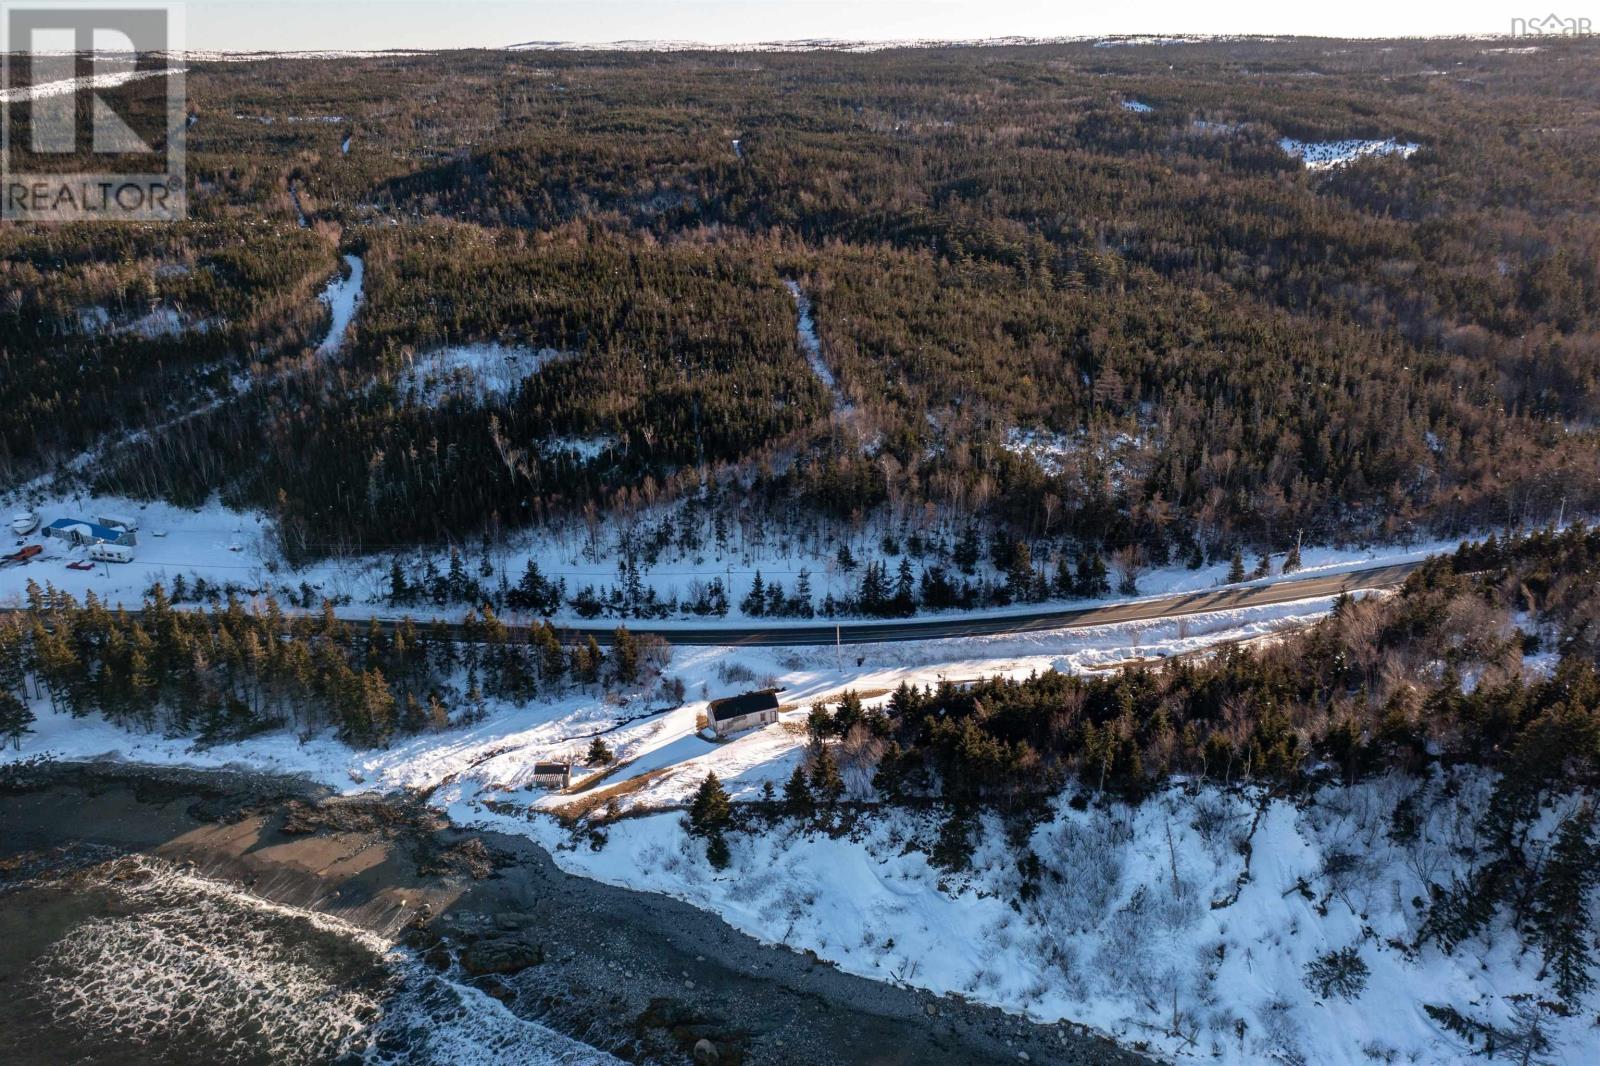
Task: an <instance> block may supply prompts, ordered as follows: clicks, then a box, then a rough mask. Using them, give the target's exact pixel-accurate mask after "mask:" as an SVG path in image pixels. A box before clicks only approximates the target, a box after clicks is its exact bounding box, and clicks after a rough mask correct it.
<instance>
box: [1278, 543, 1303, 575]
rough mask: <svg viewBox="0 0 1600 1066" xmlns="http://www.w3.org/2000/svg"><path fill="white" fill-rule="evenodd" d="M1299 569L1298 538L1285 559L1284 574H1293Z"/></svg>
mask: <svg viewBox="0 0 1600 1066" xmlns="http://www.w3.org/2000/svg"><path fill="white" fill-rule="evenodd" d="M1298 569H1300V541H1299V538H1296V539H1295V542H1294V544H1293V546H1291V547H1290V548H1289V553H1288V554H1287V555H1285V556H1284V557H1283V571H1282V572H1283V573H1285V574H1292V573H1294V572H1295V571H1296V570H1298Z"/></svg>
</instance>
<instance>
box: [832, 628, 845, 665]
mask: <svg viewBox="0 0 1600 1066" xmlns="http://www.w3.org/2000/svg"><path fill="white" fill-rule="evenodd" d="M833 668H834V669H835V670H837V671H838V672H839V673H840V674H841V675H842V674H843V673H844V636H843V634H842V633H841V632H840V630H839V623H838V622H835V623H834V624H833Z"/></svg>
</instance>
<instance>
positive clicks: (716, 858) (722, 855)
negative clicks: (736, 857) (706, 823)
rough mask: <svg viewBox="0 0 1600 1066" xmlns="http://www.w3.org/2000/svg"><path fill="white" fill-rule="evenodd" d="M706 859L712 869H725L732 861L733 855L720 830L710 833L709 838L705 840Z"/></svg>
mask: <svg viewBox="0 0 1600 1066" xmlns="http://www.w3.org/2000/svg"><path fill="white" fill-rule="evenodd" d="M706 861H707V862H709V863H710V864H711V868H712V869H713V870H726V869H727V868H728V864H729V863H730V862H732V861H733V855H732V854H731V853H730V852H729V851H728V840H727V838H726V837H725V836H724V835H723V834H722V832H721V831H720V830H718V831H717V832H715V833H712V834H711V839H710V840H707V841H706Z"/></svg>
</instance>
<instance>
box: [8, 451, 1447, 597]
mask: <svg viewBox="0 0 1600 1066" xmlns="http://www.w3.org/2000/svg"><path fill="white" fill-rule="evenodd" d="M611 444H612V442H610V441H609V440H607V439H605V438H595V439H579V438H556V439H552V440H549V441H545V442H543V443H542V445H541V446H542V447H543V448H544V450H545V451H546V453H547V454H548V453H550V452H552V451H554V450H556V449H568V450H571V451H574V452H576V453H578V454H580V455H582V456H585V457H593V456H596V455H599V454H601V453H603V451H604V449H605V448H607V447H609V446H611ZM23 510H32V511H35V512H37V513H38V514H39V516H40V518H41V522H42V524H43V525H48V524H49V523H50V522H52V521H54V520H55V519H57V518H62V517H73V518H86V519H93V518H94V517H95V516H97V515H101V514H126V515H130V516H133V517H135V518H136V519H137V520H138V522H139V531H138V540H139V543H138V546H137V548H136V549H135V556H134V561H133V562H132V563H127V564H117V563H112V564H105V565H101V566H99V567H98V568H97V569H94V570H89V571H80V570H73V569H68V567H67V564H68V563H71V562H77V561H81V560H82V559H83V558H85V556H86V552H85V551H84V549H81V548H72V547H69V546H68V545H67V544H65V543H64V542H62V541H59V540H55V539H52V538H42V537H40V536H39V534H37V533H35V534H33V535H31V536H29V537H26V538H21V539H18V540H16V541H15V543H17V544H19V545H20V544H23V543H30V544H39V545H41V546H42V548H43V552H42V554H41V555H39V556H38V557H36V558H35V559H33V560H32V561H31V562H29V563H28V564H26V565H21V566H9V567H0V606H6V605H14V604H16V603H19V602H20V601H21V598H22V595H23V593H24V591H25V589H26V587H27V584H28V582H29V581H33V582H36V583H37V584H39V585H41V586H43V585H45V584H51V585H54V586H55V587H56V588H59V589H62V590H64V591H66V592H70V593H72V594H73V595H74V596H78V597H80V598H81V597H82V596H83V595H84V594H85V593H87V592H89V591H91V590H92V591H93V592H94V593H95V594H96V595H97V596H99V597H100V598H101V599H103V600H105V601H106V602H108V603H110V604H112V605H116V604H122V605H123V606H127V607H134V606H137V605H138V603H139V602H140V601H141V600H142V599H143V597H144V594H145V593H146V591H147V590H148V589H149V588H150V586H151V585H152V584H154V583H155V582H157V581H160V582H162V583H163V584H164V585H165V586H166V587H167V589H168V590H169V591H170V590H171V588H172V585H173V581H174V579H175V578H177V577H179V576H180V575H181V576H182V577H183V578H184V580H185V581H186V582H187V583H188V584H189V585H190V586H191V587H192V586H193V585H194V583H195V580H196V579H197V578H203V579H204V580H205V581H206V582H207V583H208V584H210V585H212V586H214V587H226V586H228V585H230V584H231V585H233V586H234V587H235V588H236V589H237V590H239V591H240V593H241V595H244V596H246V598H248V596H249V595H251V594H255V593H266V592H272V593H273V594H275V595H277V596H278V598H279V599H280V600H283V601H285V602H288V601H289V599H290V597H291V595H298V594H299V593H300V591H301V586H302V584H304V585H305V586H307V587H309V588H310V589H312V591H313V593H314V594H315V596H316V597H317V598H318V599H322V598H327V599H332V600H334V601H336V608H335V609H336V610H337V611H338V613H339V614H340V615H342V616H343V617H347V618H355V619H365V618H368V617H370V616H373V615H376V616H379V617H390V616H400V615H402V614H412V615H414V616H416V617H419V618H431V617H434V616H439V617H451V616H457V617H458V616H460V614H461V613H462V611H463V609H464V608H463V607H462V606H460V605H456V606H450V607H443V608H441V607H436V606H435V605H434V604H432V603H423V604H421V605H420V606H415V607H410V608H395V607H392V606H390V605H389V603H388V599H387V597H388V591H389V568H390V561H391V557H390V556H388V555H369V556H353V557H346V558H337V557H335V558H329V559H323V560H320V561H318V562H315V563H313V564H310V565H308V566H306V567H304V568H302V569H298V570H292V569H290V568H288V567H287V566H286V565H285V564H283V563H282V562H281V560H280V557H279V554H278V552H277V550H276V547H275V533H274V528H273V523H272V522H271V520H270V519H269V518H268V517H267V516H265V515H263V514H261V513H258V512H254V511H236V510H232V509H230V508H227V507H224V506H223V505H222V504H221V503H219V502H216V501H212V502H211V503H208V504H207V505H205V506H203V507H200V508H194V509H191V508H185V507H177V506H173V505H171V504H165V503H153V502H146V501H140V500H133V499H128V498H125V497H118V496H98V497H96V496H91V495H88V494H86V493H78V494H70V495H62V494H57V493H52V492H49V491H48V490H47V489H46V488H45V487H44V485H43V484H42V483H34V484H32V485H30V486H27V487H25V488H24V489H21V490H17V491H15V492H13V493H11V494H9V495H6V496H0V514H6V515H9V514H12V513H14V512H17V511H23ZM752 532H753V533H754V534H755V535H760V536H762V537H763V538H764V539H761V540H756V539H754V536H752V538H751V539H748V540H747V539H745V537H744V535H743V533H744V531H742V530H737V529H736V530H734V531H733V533H732V535H730V539H729V544H728V548H727V550H726V551H725V552H718V551H716V550H715V545H713V544H707V545H705V549H704V550H703V551H702V552H700V553H698V554H692V555H691V554H684V553H678V552H675V551H672V550H670V549H669V550H668V551H666V552H664V553H663V555H662V556H661V557H660V558H659V559H658V560H657V563H656V565H655V566H653V567H645V566H641V568H640V580H641V582H642V583H643V585H645V586H647V587H649V588H652V589H654V590H655V592H656V594H657V595H658V596H659V597H660V598H662V599H667V598H670V597H673V596H680V597H681V596H684V595H686V594H687V592H688V591H689V589H690V588H691V586H692V585H693V584H694V583H695V582H698V581H704V580H708V579H710V578H712V577H718V578H721V579H722V580H723V581H724V582H725V583H726V584H727V586H728V590H729V599H730V601H731V602H732V603H733V604H734V607H733V609H732V610H731V611H730V613H729V615H728V616H727V617H726V618H698V617H694V616H679V617H675V618H672V619H668V620H665V621H652V622H651V623H650V624H651V625H652V626H660V627H663V628H667V629H670V628H671V627H672V626H674V625H684V626H695V627H705V626H715V625H726V626H730V627H738V626H743V625H746V624H748V619H746V618H745V617H744V616H743V615H742V614H740V612H739V610H738V606H737V605H738V603H739V601H740V600H741V599H742V598H743V596H744V595H745V593H746V592H747V591H748V589H749V587H750V584H751V583H752V581H753V580H754V578H755V575H756V574H757V573H758V572H759V573H760V574H761V575H762V577H763V580H764V581H767V582H769V583H770V582H772V581H774V580H778V581H781V582H782V583H783V584H784V585H785V586H789V587H792V585H793V584H794V581H795V579H796V578H797V576H798V575H799V573H800V571H802V570H805V571H806V572H807V573H808V574H809V575H810V581H811V585H812V590H813V593H814V595H815V596H816V598H817V599H818V600H819V601H820V600H821V598H822V597H823V596H824V595H826V594H830V593H831V594H833V595H835V596H844V595H849V594H851V593H853V592H854V590H855V588H856V586H857V584H858V583H859V581H860V574H861V569H860V567H861V566H864V565H865V564H866V563H867V562H868V561H872V560H876V559H883V560H884V561H886V562H887V564H888V566H889V569H890V570H891V572H892V571H893V569H894V567H895V566H897V565H898V559H897V558H894V557H889V556H886V555H884V554H883V552H882V551H881V548H880V546H879V545H878V544H876V543H874V542H873V541H871V540H868V539H866V538H861V539H859V540H857V541H855V542H854V551H855V553H856V556H857V559H858V561H859V563H860V565H858V566H857V567H856V569H854V570H853V571H846V570H843V569H841V568H840V567H839V566H838V565H837V562H836V560H835V558H834V553H835V552H836V550H837V542H835V541H834V540H832V539H829V538H827V537H825V536H821V535H816V534H808V533H807V532H806V531H804V530H795V531H785V532H782V533H779V534H775V535H767V534H765V533H763V532H762V531H760V530H753V531H752ZM622 533H623V531H621V530H618V529H613V528H609V527H602V529H601V531H600V534H599V538H598V540H596V539H595V538H593V537H591V535H590V533H589V532H588V530H586V529H585V528H584V527H583V526H582V524H581V523H573V524H572V525H571V526H569V527H558V528H552V529H547V530H543V531H540V532H537V533H524V534H514V535H512V536H511V537H510V538H508V540H507V542H506V544H504V545H502V546H496V547H494V548H493V549H491V551H490V553H489V554H488V555H487V556H486V557H482V558H480V552H479V551H478V550H477V549H475V548H474V549H471V550H470V551H468V553H467V559H466V563H467V565H468V567H469V569H472V570H473V572H474V573H475V574H476V573H477V567H478V566H479V565H480V564H481V563H482V562H483V561H484V560H485V559H487V562H488V564H489V566H490V568H491V572H492V576H490V577H488V578H483V579H482V581H483V582H484V584H485V585H486V586H491V587H498V584H499V582H500V580H501V578H502V577H503V578H504V579H505V580H506V581H507V582H508V583H509V584H511V585H515V584H516V583H517V581H518V580H519V578H520V577H521V576H522V573H523V570H524V568H525V567H526V564H527V562H528V561H529V560H530V559H531V560H533V561H535V562H537V563H538V565H539V567H540V570H541V571H542V572H543V574H544V576H545V577H546V578H547V579H550V580H552V581H553V580H557V579H561V580H565V581H566V583H567V590H568V594H569V596H570V595H571V594H574V593H576V592H577V591H578V590H579V589H581V588H582V587H584V586H586V585H591V584H592V585H595V586H597V587H602V586H607V585H614V584H616V583H617V581H618V571H617V563H616V561H615V560H616V558H617V553H616V551H615V550H614V546H613V544H612V543H611V541H612V539H613V538H615V537H617V536H621V535H622ZM1455 547H1456V544H1455V542H1453V541H1424V542H1419V543H1417V544H1414V545H1405V546H1387V547H1383V546H1374V547H1370V548H1365V549H1361V548H1346V549H1337V548H1309V547H1308V548H1306V549H1305V551H1304V553H1303V556H1302V559H1303V565H1302V567H1301V569H1300V571H1298V572H1297V573H1296V574H1294V575H1293V576H1294V577H1296V578H1304V577H1314V576H1318V575H1327V574H1336V573H1341V572H1345V571H1350V570H1360V569H1364V568H1368V567H1376V566H1384V565H1388V564H1391V563H1400V562H1408V561H1413V560H1417V559H1423V558H1426V557H1428V556H1430V555H1434V554H1438V553H1441V552H1448V551H1452V550H1454V548H1455ZM8 550H9V549H8ZM424 560H431V561H432V563H433V564H434V566H435V567H436V568H437V569H439V570H441V571H443V570H444V569H446V568H447V566H448V563H449V552H448V550H446V549H443V548H439V549H433V550H431V551H428V550H418V551H415V552H412V553H409V554H407V555H406V556H405V557H404V561H405V562H406V563H407V565H408V567H410V568H413V569H415V568H416V567H417V566H419V565H420V564H421V563H422V562H423V561H424ZM1247 562H1250V563H1252V564H1253V560H1247ZM1281 562H1282V559H1281V557H1279V558H1277V559H1276V560H1275V561H1274V573H1273V575H1272V576H1269V577H1267V578H1264V579H1260V580H1258V581H1250V582H1246V583H1245V584H1247V585H1250V584H1259V583H1261V582H1262V581H1273V580H1281V579H1282V575H1281V574H1277V572H1276V571H1277V568H1278V565H1279V564H1281ZM985 565H987V564H985ZM1227 569H1228V565H1227V563H1216V564H1211V565H1207V566H1203V567H1201V568H1199V569H1196V570H1190V569H1188V568H1186V567H1184V566H1182V565H1172V566H1169V567H1164V568H1160V569H1152V570H1148V571H1146V572H1144V573H1143V574H1142V575H1141V576H1140V577H1139V586H1138V587H1139V597H1144V598H1154V597H1159V596H1165V595H1171V594H1174V593H1181V592H1198V591H1204V590H1207V589H1212V588H1216V587H1218V586H1220V585H1222V584H1223V583H1224V582H1225V580H1226V576H1227ZM1127 598H1128V597H1124V596H1120V595H1114V596H1109V597H1106V598H1104V599H1101V600H1075V601H1060V603H1062V604H1063V605H1064V604H1067V603H1071V604H1072V605H1075V606H1077V605H1082V606H1089V605H1092V604H1094V603H1101V602H1111V601H1120V600H1124V599H1127ZM1136 598H1137V597H1136ZM1041 606H1042V605H1041V604H1037V603H1030V604H1018V605H1015V606H1011V607H996V608H988V609H984V610H981V611H974V612H970V616H971V617H1005V616H1007V615H1015V614H1019V613H1027V612H1030V611H1035V610H1038V609H1039V608H1040V607H1041ZM506 617H507V618H508V619H509V620H512V621H531V620H532V619H531V618H526V619H524V618H520V617H519V616H518V615H517V614H516V613H515V612H507V613H506ZM552 620H553V621H555V622H557V623H569V624H570V623H576V622H578V621H581V620H582V619H580V618H579V617H578V616H577V614H576V613H575V612H574V611H572V610H571V608H570V607H565V606H564V607H563V608H562V609H561V610H558V611H556V612H555V613H554V614H553V616H552ZM602 621H604V619H602ZM762 624H763V625H767V626H782V625H812V624H815V623H814V622H813V621H811V620H806V619H773V618H763V619H762Z"/></svg>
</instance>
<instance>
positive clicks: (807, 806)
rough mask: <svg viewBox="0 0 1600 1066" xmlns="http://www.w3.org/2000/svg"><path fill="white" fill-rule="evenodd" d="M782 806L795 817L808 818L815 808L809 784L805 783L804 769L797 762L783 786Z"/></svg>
mask: <svg viewBox="0 0 1600 1066" xmlns="http://www.w3.org/2000/svg"><path fill="white" fill-rule="evenodd" d="M783 806H784V809H785V810H786V811H788V813H789V814H791V815H793V816H794V817H796V818H809V817H811V815H812V813H813V812H814V811H815V810H816V803H815V801H814V800H813V799H812V798H811V786H810V785H808V784H807V783H806V773H805V770H804V769H803V768H802V767H801V766H799V764H796V765H795V768H794V773H792V774H790V775H789V782H788V784H786V785H784V786H783Z"/></svg>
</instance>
